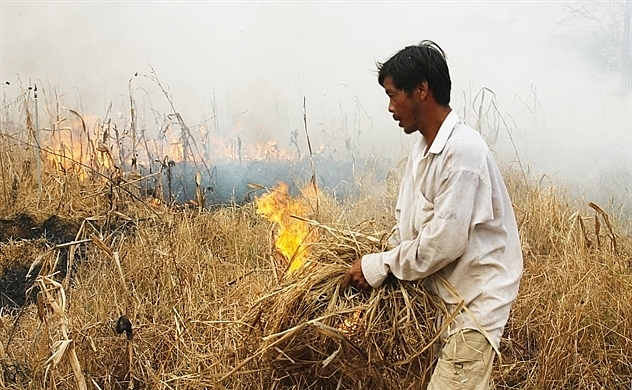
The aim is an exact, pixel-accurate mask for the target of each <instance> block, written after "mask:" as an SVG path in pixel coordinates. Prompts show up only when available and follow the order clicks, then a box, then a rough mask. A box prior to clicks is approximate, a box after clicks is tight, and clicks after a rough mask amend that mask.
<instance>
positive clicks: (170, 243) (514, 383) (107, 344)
mask: <svg viewBox="0 0 632 390" xmlns="http://www.w3.org/2000/svg"><path fill="white" fill-rule="evenodd" d="M25 145H26V146H25ZM0 156H1V158H0V173H1V175H0V181H1V182H0V200H2V203H0V205H1V206H0V219H2V221H0V227H1V228H2V232H0V234H2V236H1V237H2V240H0V274H1V275H2V279H0V280H2V281H3V282H6V283H11V282H15V280H16V279H21V278H23V277H24V280H25V283H26V281H27V280H29V281H30V283H31V285H30V286H26V287H25V288H23V290H24V300H23V301H22V302H23V303H24V304H19V303H20V302H16V299H15V297H14V298H11V300H12V301H13V302H14V303H18V304H15V305H5V304H4V302H6V299H5V298H6V297H3V301H2V302H3V306H2V308H0V388H7V389H41V388H50V389H75V388H80V389H82V388H89V389H122V388H126V389H127V388H135V389H138V388H147V389H156V388H160V389H184V388H191V389H201V388H208V389H260V390H263V389H307V388H312V389H345V388H347V389H351V388H353V389H355V388H358V386H359V385H360V386H363V387H365V388H422V383H423V382H424V378H427V377H428V373H429V370H431V368H432V361H431V360H429V358H428V357H429V355H428V352H429V350H430V348H431V347H430V344H431V341H432V340H433V338H434V336H435V335H436V331H437V330H436V329H435V328H434V327H433V326H434V325H433V323H434V318H433V316H432V314H431V313H433V312H434V309H436V308H437V307H440V303H439V302H436V300H435V299H434V298H433V297H432V296H429V295H427V294H425V292H424V291H423V290H422V289H421V288H420V286H419V285H417V284H415V283H408V284H400V283H397V282H395V281H391V282H389V283H387V286H386V287H385V288H382V289H380V290H378V291H374V292H372V293H371V294H362V293H357V294H354V293H347V294H345V295H344V296H342V295H339V294H338V290H337V285H338V283H339V280H340V278H341V277H342V275H343V273H344V271H345V269H346V267H347V266H348V264H349V263H350V261H352V260H353V259H354V258H355V257H356V256H357V255H358V254H362V253H366V252H368V251H373V250H379V249H381V248H382V245H383V238H384V232H387V231H388V230H389V229H390V227H391V226H392V224H393V217H392V206H393V202H394V200H395V199H394V198H395V193H396V183H397V182H398V180H397V170H394V171H393V174H392V175H390V176H389V180H387V182H386V183H380V184H376V185H373V186H370V185H367V184H366V183H364V184H363V185H364V187H363V190H362V194H361V196H360V197H359V198H354V199H350V200H348V201H345V202H338V201H335V200H334V199H333V198H331V197H329V196H327V195H325V194H320V195H319V196H320V197H319V202H318V204H319V206H318V212H314V210H311V211H310V212H309V213H308V214H309V215H306V216H305V217H308V218H310V219H311V220H312V221H313V222H312V223H311V224H310V226H311V228H313V229H316V230H318V231H319V237H320V238H319V239H318V240H317V242H316V243H313V245H311V246H309V248H310V251H311V252H310V256H309V260H308V262H307V265H306V266H305V267H304V268H301V270H300V272H297V273H296V274H295V275H294V277H292V278H288V277H284V272H285V269H286V267H285V266H284V265H283V264H282V263H281V262H280V261H279V258H278V254H277V253H276V251H275V250H274V249H273V248H274V226H273V225H272V224H271V223H270V222H268V221H267V220H265V219H264V218H262V217H261V216H260V215H258V214H257V213H256V210H255V205H254V204H250V203H249V204H245V205H243V206H237V205H233V206H229V207H222V208H217V209H215V210H213V211H209V210H200V209H198V208H197V207H195V208H183V209H177V210H176V209H175V208H173V207H169V206H168V205H165V204H164V203H161V202H157V203H152V199H151V198H144V197H143V195H142V194H143V192H142V191H141V189H142V180H139V178H138V177H134V178H130V177H125V175H124V174H121V175H111V174H108V175H104V174H100V175H98V174H97V175H91V174H90V172H92V171H91V168H90V164H87V165H81V164H77V163H75V164H74V165H73V164H71V163H70V162H69V160H68V161H66V163H67V165H64V169H60V167H59V164H57V165H56V164H54V163H53V162H51V161H47V160H45V159H44V160H43V161H44V164H43V167H42V168H43V170H42V178H41V179H42V192H41V193H40V192H39V189H38V178H37V177H36V175H35V174H34V173H33V169H32V168H31V167H33V166H35V160H34V159H35V152H34V148H32V147H30V146H28V142H27V141H26V140H21V141H20V139H19V138H16V137H15V136H14V135H11V136H9V132H8V130H7V129H6V128H5V129H3V130H2V131H0ZM86 166H87V167H86ZM97 168H98V169H100V170H101V172H106V171H105V170H104V167H103V166H101V167H97ZM108 169H110V168H108ZM111 169H112V173H115V172H116V170H114V168H111ZM80 172H84V174H80ZM507 181H508V185H509V187H510V192H511V195H512V198H513V201H514V206H515V209H516V215H517V218H518V223H519V229H520V234H521V237H522V245H523V253H524V257H525V272H524V276H523V279H522V283H521V289H520V294H519V297H518V300H517V302H516V303H515V305H514V307H513V310H512V314H511V318H510V321H509V323H508V325H507V328H506V331H505V334H504V337H503V340H502V343H501V352H502V361H500V360H497V361H496V368H495V371H494V377H493V387H494V388H496V389H544V388H546V389H577V388H582V389H584V388H585V389H602V388H603V389H629V387H630V384H631V383H632V353H631V351H632V252H631V249H630V243H631V238H630V237H629V236H626V235H622V234H621V233H619V231H618V230H617V229H618V228H617V224H616V222H615V221H611V220H610V219H609V216H608V214H607V213H606V212H605V211H604V210H602V209H601V208H600V207H599V206H598V205H596V204H591V205H583V204H577V203H575V202H574V201H572V200H571V199H567V198H566V197H565V195H564V193H563V192H562V191H561V190H560V189H557V188H553V187H549V188H543V187H541V186H539V185H538V184H537V183H525V181H524V177H522V176H521V177H519V178H514V177H512V176H511V174H510V173H508V175H507ZM51 218H52V219H51ZM47 221H48V224H47ZM45 225H46V226H48V227H47V228H46V229H44V228H43V227H44V226H45ZM55 228H58V231H55ZM367 237H375V238H376V239H370V238H367ZM16 270H18V271H19V272H17V271H16ZM27 274H28V275H29V278H30V279H28V278H27V277H26V275H27ZM430 308H432V309H433V310H430ZM122 318H127V319H128V320H129V323H130V324H131V331H130V332H125V331H124V329H123V328H121V326H122V325H121V321H123V320H122ZM395 383H397V385H395Z"/></svg>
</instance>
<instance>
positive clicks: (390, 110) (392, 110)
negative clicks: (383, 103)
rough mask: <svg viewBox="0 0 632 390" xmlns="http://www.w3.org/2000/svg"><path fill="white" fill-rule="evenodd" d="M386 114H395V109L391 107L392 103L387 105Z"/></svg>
mask: <svg viewBox="0 0 632 390" xmlns="http://www.w3.org/2000/svg"><path fill="white" fill-rule="evenodd" d="M388 112H390V113H391V114H394V113H395V107H394V106H393V102H389V103H388Z"/></svg>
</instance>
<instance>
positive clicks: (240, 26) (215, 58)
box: [0, 0, 632, 198]
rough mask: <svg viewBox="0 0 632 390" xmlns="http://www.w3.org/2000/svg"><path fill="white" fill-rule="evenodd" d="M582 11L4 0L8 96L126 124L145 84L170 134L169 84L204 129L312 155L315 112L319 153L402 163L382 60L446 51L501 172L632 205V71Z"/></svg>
mask: <svg viewBox="0 0 632 390" xmlns="http://www.w3.org/2000/svg"><path fill="white" fill-rule="evenodd" d="M611 3H612V5H613V6H616V4H615V3H617V4H619V6H620V5H621V4H623V3H621V2H611ZM567 4H569V3H563V2H519V1H485V2H483V1H459V2H456V1H454V2H450V1H445V2H207V1H197V2H185V1H178V2H174V1H160V2H140V1H136V2H132V1H117V2H113V1H103V2H100V1H90V2H88V1H72V2H71V1H55V2H52V1H38V2H29V1H5V0H2V1H0V18H1V27H0V78H1V80H2V83H3V84H2V94H3V98H4V99H5V101H11V100H12V99H15V97H17V96H19V95H20V93H22V91H23V90H24V88H26V87H27V86H28V85H31V84H39V86H40V90H42V89H43V90H42V93H43V94H44V95H45V96H48V98H49V101H50V100H52V96H54V92H56V93H57V94H58V96H60V98H59V99H60V100H61V101H62V103H63V105H64V106H65V107H67V108H69V109H73V110H75V111H77V112H81V113H82V114H85V115H88V114H91V115H93V116H95V117H97V118H103V117H104V116H105V114H106V111H107V109H108V105H109V104H110V103H111V104H112V107H113V108H112V111H113V116H114V117H118V118H119V119H121V120H125V118H129V114H128V112H129V89H130V85H131V86H132V90H133V91H134V92H133V95H134V98H135V99H136V104H137V105H138V111H139V115H140V116H144V117H145V123H144V124H145V125H146V127H147V131H148V133H152V132H154V133H157V131H158V128H159V127H160V126H159V125H160V123H161V120H162V121H163V122H164V115H165V114H166V113H169V112H170V108H169V106H168V102H167V99H166V98H165V96H164V94H163V93H162V92H161V90H160V88H159V87H158V85H157V83H156V82H155V80H156V79H155V78H154V76H157V78H158V80H159V81H160V83H161V84H162V86H163V87H164V88H165V90H166V91H168V93H169V94H170V96H171V98H172V101H173V103H174V106H175V108H176V110H177V111H178V112H179V113H180V114H181V115H182V116H183V118H184V120H185V121H186V122H187V124H188V125H189V126H190V127H192V128H195V126H196V125H199V124H202V125H205V126H207V127H209V128H211V126H212V123H213V119H212V116H213V115H212V113H213V110H215V112H216V114H217V121H216V125H217V126H216V128H213V131H215V132H217V133H218V135H219V136H221V137H224V138H230V139H235V138H236V137H237V136H239V137H240V138H241V139H243V140H244V142H250V141H253V142H254V141H262V142H265V141H266V140H271V139H274V140H277V141H278V142H279V145H280V147H285V148H289V147H290V134H291V132H292V131H293V130H297V129H298V130H300V131H301V143H302V144H303V147H304V142H305V141H304V139H303V134H304V129H303V126H304V124H303V99H305V109H306V115H307V121H308V128H309V132H310V137H312V138H313V142H314V143H315V144H316V145H315V146H316V148H317V149H319V148H320V150H326V151H329V152H330V153H332V154H336V153H338V154H343V152H345V151H344V150H343V149H345V148H347V149H348V148H349V145H351V146H350V147H351V148H352V150H353V151H354V153H357V154H362V155H369V154H371V155H375V156H378V157H384V158H395V159H398V158H400V157H403V156H405V155H406V154H407V153H408V150H409V147H410V144H411V143H412V142H413V141H414V140H415V137H416V136H406V135H404V134H403V133H402V131H401V129H399V128H398V127H397V124H396V123H395V122H394V121H393V120H392V118H391V115H390V114H389V113H388V111H387V105H388V100H387V97H386V95H385V94H384V91H383V89H382V88H381V87H380V86H379V84H378V83H377V77H376V75H377V73H376V63H377V62H383V61H385V60H387V59H388V58H389V57H390V56H392V55H393V54H395V53H396V52H397V51H398V50H400V49H401V48H403V47H405V46H408V45H413V44H417V43H418V42H419V41H421V40H423V39H431V40H433V41H435V42H437V43H438V44H439V45H440V46H441V47H442V48H443V49H444V51H445V52H446V53H447V56H448V63H449V67H450V72H451V77H452V82H453V86H452V101H451V106H452V108H453V109H455V110H457V112H459V114H460V115H461V117H462V118H463V119H465V120H466V121H467V122H468V123H470V124H471V125H474V124H475V123H479V124H480V125H481V126H482V127H481V129H482V130H481V131H482V132H483V133H484V135H485V136H486V138H487V139H488V141H489V143H490V146H491V147H492V149H494V150H495V151H496V152H497V153H498V155H499V159H502V160H503V161H508V162H509V163H511V162H514V163H515V162H516V161H517V160H520V162H521V163H522V164H523V166H526V167H529V171H530V172H531V173H533V175H546V177H554V178H559V179H560V180H565V181H566V180H568V181H569V183H571V185H574V186H575V187H577V188H579V189H582V188H584V189H586V191H589V189H590V188H594V187H595V183H596V180H597V182H599V180H601V181H604V180H606V179H604V177H606V178H608V179H607V180H608V182H609V183H610V184H612V186H614V187H615V188H614V189H613V191H621V193H622V194H624V195H625V194H627V197H628V198H629V197H630V188H631V187H632V167H631V158H630V155H631V147H632V131H631V127H632V126H631V115H632V114H631V108H630V83H629V79H630V78H629V72H630V71H629V70H627V72H628V77H627V78H626V77H625V71H621V70H619V71H613V70H611V69H610V70H607V69H606V70H604V68H603V66H601V67H600V66H598V60H599V58H596V56H597V55H596V54H594V53H592V52H590V53H588V51H587V50H586V48H587V47H588V46H587V44H586V42H587V40H586V39H584V37H586V36H590V34H591V33H592V34H593V35H595V33H594V28H595V27H594V25H592V24H591V23H590V21H586V20H579V18H574V19H573V18H571V19H570V21H569V12H568V8H567V7H566V5H567ZM571 4H581V3H577V2H575V3H571ZM624 6H627V7H628V8H629V7H630V5H629V3H627V4H626V5H624ZM620 9H623V7H621V8H620ZM615 12H616V11H615ZM602 28H605V29H608V28H612V27H611V26H610V27H609V26H608V24H607V23H606V24H605V27H603V26H602ZM602 47H605V46H604V45H602ZM606 48H607V47H606ZM604 50H605V49H604ZM600 53H601V52H600ZM601 54H603V53H601ZM606 54H607V53H606ZM135 75H137V76H135ZM6 82H9V83H10V84H6ZM483 90H485V96H484V99H483V100H481V98H482V97H483V95H482V91H483ZM492 96H493V99H494V101H493V103H492ZM152 109H153V111H152ZM156 112H157V113H161V114H162V119H156V118H153V119H152V116H153V115H154V114H153V113H156ZM479 113H481V114H482V115H480V117H481V119H482V121H481V120H477V115H478V114H479ZM158 116H160V115H158ZM42 121H43V125H42V126H46V121H45V120H44V119H42ZM345 141H346V142H347V143H345ZM304 150H305V148H304ZM348 152H349V150H346V153H348ZM611 176H612V177H611ZM580 192H581V191H580Z"/></svg>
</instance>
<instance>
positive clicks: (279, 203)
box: [255, 183, 316, 274]
mask: <svg viewBox="0 0 632 390" xmlns="http://www.w3.org/2000/svg"><path fill="white" fill-rule="evenodd" d="M287 191H288V186H287V184H285V183H279V186H278V187H277V188H275V189H274V190H272V192H270V193H268V194H265V195H263V196H261V197H259V198H257V199H256V200H255V204H256V206H257V214H259V215H262V216H264V217H266V218H267V219H268V220H269V221H271V222H274V223H275V224H276V225H277V226H278V235H277V239H276V242H275V246H276V249H277V250H278V251H279V253H281V254H282V255H283V257H284V258H285V259H286V260H287V261H288V263H289V267H288V271H287V272H288V274H292V273H294V272H295V271H296V270H298V269H299V268H301V267H302V266H303V264H304V263H305V260H306V259H307V254H308V250H307V244H308V239H309V240H314V239H316V237H315V235H316V233H315V232H314V231H310V229H309V226H308V225H307V223H305V222H303V221H301V220H299V219H296V218H292V215H296V216H304V215H305V205H304V204H305V202H301V201H296V200H294V199H292V197H290V196H289V195H288V193H287ZM305 200H306V199H305V198H303V201H305Z"/></svg>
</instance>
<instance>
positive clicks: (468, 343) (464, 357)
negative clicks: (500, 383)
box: [427, 329, 494, 390]
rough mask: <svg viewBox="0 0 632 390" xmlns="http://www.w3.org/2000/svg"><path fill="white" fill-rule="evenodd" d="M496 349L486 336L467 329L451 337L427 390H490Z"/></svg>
mask: <svg viewBox="0 0 632 390" xmlns="http://www.w3.org/2000/svg"><path fill="white" fill-rule="evenodd" d="M493 363H494V348H493V347H492V345H491V344H490V343H489V341H487V339H486V338H485V336H483V335H482V334H481V333H480V332H477V331H475V330H471V329H466V330H463V331H460V332H458V333H455V334H453V335H452V336H450V337H448V339H447V340H446V343H445V345H444V346H443V348H442V349H441V354H440V356H439V360H438V361H437V365H436V367H435V370H434V372H433V373H432V378H430V383H429V384H428V389H427V390H452V389H455V390H466V389H467V390H488V389H489V378H490V376H491V374H492V366H493Z"/></svg>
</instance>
